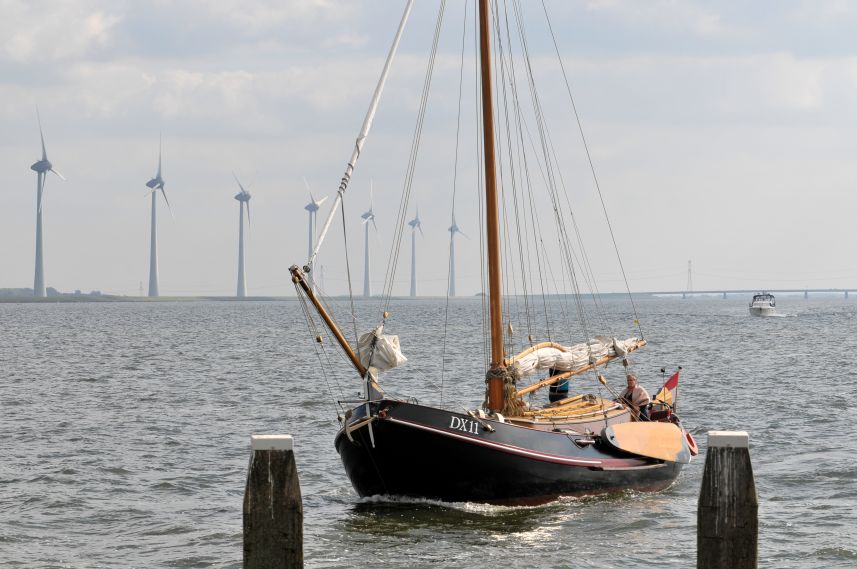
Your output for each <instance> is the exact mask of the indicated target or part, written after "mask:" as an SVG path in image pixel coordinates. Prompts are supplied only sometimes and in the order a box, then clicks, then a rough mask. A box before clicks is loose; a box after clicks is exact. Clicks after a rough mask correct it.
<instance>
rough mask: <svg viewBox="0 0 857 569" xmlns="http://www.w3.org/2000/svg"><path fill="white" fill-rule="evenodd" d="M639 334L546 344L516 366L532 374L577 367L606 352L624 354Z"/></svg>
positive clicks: (604, 354)
mask: <svg viewBox="0 0 857 569" xmlns="http://www.w3.org/2000/svg"><path fill="white" fill-rule="evenodd" d="M637 342H638V340H637V338H628V339H627V340H617V339H616V338H607V337H605V336H596V337H595V338H593V339H592V340H589V341H588V342H583V343H581V344H575V345H573V346H559V347H545V348H539V349H537V350H534V351H532V352H530V353H528V354H526V355H524V356H522V357H520V358H519V359H517V360H516V361H515V362H514V363H513V364H512V368H513V370H514V371H515V372H517V374H518V376H519V377H525V376H528V375H532V374H534V373H536V372H537V371H539V370H545V369H554V370H556V371H559V372H562V371H576V370H579V369H581V368H583V367H585V366H587V365H588V364H590V363H594V362H596V361H598V360H599V359H601V358H603V357H605V356H619V357H621V356H624V355H625V354H627V353H628V351H629V348H633V347H634V346H636V344H637Z"/></svg>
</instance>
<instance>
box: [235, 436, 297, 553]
mask: <svg viewBox="0 0 857 569" xmlns="http://www.w3.org/2000/svg"><path fill="white" fill-rule="evenodd" d="M250 448H251V450H252V455H251V457H250V466H249V468H248V470H247V486H246V487H245V489H244V516H243V517H244V569H262V568H264V569H297V568H303V566H304V550H303V539H304V538H303V520H304V511H303V502H302V500H301V487H300V483H299V482H298V471H297V467H296V466H295V454H294V451H293V441H292V437H291V435H252V436H251V437H250Z"/></svg>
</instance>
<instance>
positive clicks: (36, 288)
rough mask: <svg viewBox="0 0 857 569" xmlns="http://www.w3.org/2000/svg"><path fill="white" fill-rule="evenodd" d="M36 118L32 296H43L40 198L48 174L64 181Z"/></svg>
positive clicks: (43, 275)
mask: <svg viewBox="0 0 857 569" xmlns="http://www.w3.org/2000/svg"><path fill="white" fill-rule="evenodd" d="M36 118H37V119H38V121H39V137H40V138H41V139H42V159H41V160H39V161H38V162H36V163H35V164H33V165H32V166H30V170H33V171H34V172H35V173H36V274H35V277H34V278H33V295H34V296H38V297H44V296H45V294H46V293H45V260H44V257H43V256H42V197H43V194H44V192H45V180H46V179H47V176H48V172H53V173H54V174H56V175H57V176H59V178H60V180H65V178H63V176H62V174H60V173H59V172H57V171H56V170H54V166H53V164H51V161H50V160H48V152H47V150H45V135H44V133H43V132H42V117H41V116H39V111H38V110H36Z"/></svg>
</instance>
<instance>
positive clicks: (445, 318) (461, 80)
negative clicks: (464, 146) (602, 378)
mask: <svg viewBox="0 0 857 569" xmlns="http://www.w3.org/2000/svg"><path fill="white" fill-rule="evenodd" d="M466 40H467V2H465V3H464V23H463V24H462V29H461V64H460V65H459V68H458V116H457V118H456V123H455V125H456V126H455V166H454V167H453V170H452V222H453V224H454V223H455V193H456V189H457V188H458V147H459V142H460V140H461V137H460V134H461V100H462V98H463V97H462V92H463V86H464V51H465V41H466ZM453 239H455V234H454V233H453V232H452V231H450V233H449V241H450V243H449V253H450V255H449V261H448V262H447V265H446V305H445V306H444V309H443V347H442V348H441V355H440V403H441V405H443V386H444V382H443V380H444V377H445V375H444V374H445V372H446V336H447V330H448V324H449V293H450V288H451V285H452V282H451V281H452V271H453V266H452V262H453V258H452V247H453V243H452V240H453Z"/></svg>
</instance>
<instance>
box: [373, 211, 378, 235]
mask: <svg viewBox="0 0 857 569" xmlns="http://www.w3.org/2000/svg"><path fill="white" fill-rule="evenodd" d="M372 225H373V226H374V227H375V231H376V232H377V231H378V226H377V225H375V216H374V215H373V216H372Z"/></svg>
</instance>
